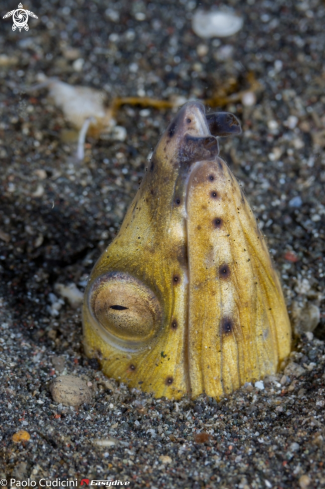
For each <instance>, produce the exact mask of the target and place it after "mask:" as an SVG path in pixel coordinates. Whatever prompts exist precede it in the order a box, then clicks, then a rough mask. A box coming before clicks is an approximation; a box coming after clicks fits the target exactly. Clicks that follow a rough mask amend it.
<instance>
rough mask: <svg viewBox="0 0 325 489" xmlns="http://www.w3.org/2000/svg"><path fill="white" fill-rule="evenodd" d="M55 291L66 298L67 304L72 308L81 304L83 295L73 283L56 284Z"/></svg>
mask: <svg viewBox="0 0 325 489" xmlns="http://www.w3.org/2000/svg"><path fill="white" fill-rule="evenodd" d="M55 291H56V292H58V293H59V294H60V295H61V297H64V299H67V300H68V301H69V304H70V305H71V306H72V307H74V308H77V307H79V306H80V304H82V301H83V298H84V295H83V293H82V292H81V291H80V290H79V289H78V287H77V286H76V285H75V284H73V283H71V284H68V285H63V284H56V285H55Z"/></svg>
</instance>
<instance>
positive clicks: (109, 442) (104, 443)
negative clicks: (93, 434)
mask: <svg viewBox="0 0 325 489" xmlns="http://www.w3.org/2000/svg"><path fill="white" fill-rule="evenodd" d="M117 443H118V441H117V440H115V438H105V439H102V440H99V439H95V440H93V444H94V445H97V446H98V447H102V448H107V447H113V446H115V445H117Z"/></svg>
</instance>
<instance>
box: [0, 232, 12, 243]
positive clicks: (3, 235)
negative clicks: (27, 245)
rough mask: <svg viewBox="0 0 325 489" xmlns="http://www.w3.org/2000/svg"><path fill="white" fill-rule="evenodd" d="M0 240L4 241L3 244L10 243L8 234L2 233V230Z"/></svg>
mask: <svg viewBox="0 0 325 489" xmlns="http://www.w3.org/2000/svg"><path fill="white" fill-rule="evenodd" d="M0 239H1V240H2V241H4V242H5V243H9V241H10V236H9V234H7V233H5V232H4V231H2V229H0Z"/></svg>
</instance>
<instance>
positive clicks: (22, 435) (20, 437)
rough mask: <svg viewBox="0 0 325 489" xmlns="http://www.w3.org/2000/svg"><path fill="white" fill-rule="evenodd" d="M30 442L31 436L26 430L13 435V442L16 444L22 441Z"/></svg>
mask: <svg viewBox="0 0 325 489" xmlns="http://www.w3.org/2000/svg"><path fill="white" fill-rule="evenodd" d="M29 440H30V434H29V433H28V431H25V430H19V431H17V433H15V434H14V435H12V441H14V442H15V443H20V442H22V441H29Z"/></svg>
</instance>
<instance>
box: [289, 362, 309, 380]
mask: <svg viewBox="0 0 325 489" xmlns="http://www.w3.org/2000/svg"><path fill="white" fill-rule="evenodd" d="M305 372H306V370H305V369H304V368H303V367H301V365H299V364H298V363H295V362H291V363H289V364H288V365H287V366H286V368H285V369H284V373H285V375H287V376H288V377H300V375H303V374H304V373H305Z"/></svg>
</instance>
